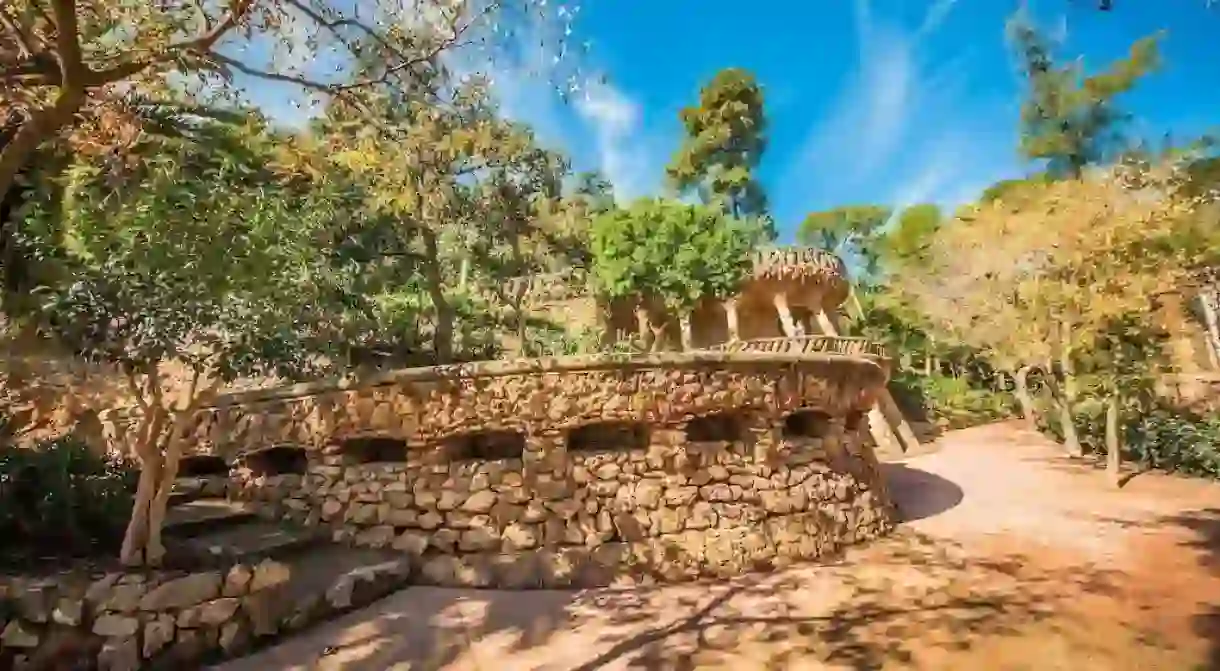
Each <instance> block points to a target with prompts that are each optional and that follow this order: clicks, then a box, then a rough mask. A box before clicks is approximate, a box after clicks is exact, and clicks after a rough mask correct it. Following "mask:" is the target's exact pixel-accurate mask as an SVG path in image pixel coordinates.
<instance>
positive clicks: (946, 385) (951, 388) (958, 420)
mask: <svg viewBox="0 0 1220 671" xmlns="http://www.w3.org/2000/svg"><path fill="white" fill-rule="evenodd" d="M890 388H891V392H892V393H893V394H894V400H895V402H897V403H898V405H899V407H900V408H902V410H903V413H904V414H906V415H907V416H908V417H911V418H914V419H920V418H922V419H926V420H927V421H931V422H934V423H935V424H937V425H938V426H940V427H941V428H944V429H962V428H966V427H970V426H977V425H979V424H986V423H987V422H994V421H996V420H999V419H1005V418H1008V417H1012V416H1013V415H1014V408H1015V404H1016V399H1015V397H1014V396H1013V395H1012V394H1011V393H1009V392H1003V391H995V390H992V389H988V388H984V387H979V386H975V385H972V384H971V383H970V382H969V381H968V380H967V379H965V378H957V377H950V376H947V375H931V376H922V375H915V374H913V373H911V372H908V371H904V372H902V373H899V374H898V375H895V376H894V379H893V381H892V382H891V383H890Z"/></svg>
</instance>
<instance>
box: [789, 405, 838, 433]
mask: <svg viewBox="0 0 1220 671" xmlns="http://www.w3.org/2000/svg"><path fill="white" fill-rule="evenodd" d="M830 423H831V417H830V415H829V414H827V413H826V412H823V411H821V410H813V409H801V410H797V411H795V412H793V413H792V414H790V415H788V416H787V417H785V418H784V429H783V437H784V438H825V437H826V436H827V435H829V434H830Z"/></svg>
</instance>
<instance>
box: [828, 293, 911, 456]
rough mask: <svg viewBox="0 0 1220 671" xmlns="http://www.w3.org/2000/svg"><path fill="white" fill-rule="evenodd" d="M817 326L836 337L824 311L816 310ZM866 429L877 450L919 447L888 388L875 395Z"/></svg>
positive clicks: (832, 323)
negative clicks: (892, 447)
mask: <svg viewBox="0 0 1220 671" xmlns="http://www.w3.org/2000/svg"><path fill="white" fill-rule="evenodd" d="M818 326H820V327H821V328H822V330H823V331H825V332H826V335H828V336H831V337H838V335H839V330H838V329H837V328H836V324H835V322H834V320H833V319H832V318H831V316H830V315H829V314H827V313H826V311H825V310H818ZM892 427H897V429H898V436H901V437H902V440H901V441H899V440H898V436H895V435H894V430H893V428H892ZM868 428H869V431H870V432H872V434H873V441H874V442H876V443H877V447H879V448H882V449H885V447H888V446H891V445H892V446H894V447H898V448H900V449H902V451H904V452H906V451H909V450H913V449H916V448H918V447H919V439H918V438H916V437H915V431H914V430H912V429H911V425H910V424H909V423H908V422H907V420H906V417H903V416H902V411H901V410H899V409H898V404H897V403H895V402H894V397H893V396H891V395H890V390H889V388H888V387H882V388H881V391H880V393H878V395H877V402H875V403H873V407H872V408H870V409H869V411H868ZM904 444H905V445H904Z"/></svg>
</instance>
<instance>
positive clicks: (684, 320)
mask: <svg viewBox="0 0 1220 671" xmlns="http://www.w3.org/2000/svg"><path fill="white" fill-rule="evenodd" d="M678 330H679V332H680V333H681V334H682V351H684V352H689V351H691V350H692V349H694V347H693V346H692V344H691V342H692V341H691V333H690V313H689V312H680V313H678Z"/></svg>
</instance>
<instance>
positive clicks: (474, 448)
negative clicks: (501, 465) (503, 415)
mask: <svg viewBox="0 0 1220 671" xmlns="http://www.w3.org/2000/svg"><path fill="white" fill-rule="evenodd" d="M440 449H441V452H442V459H443V461H444V462H446V463H454V462H467V461H500V460H504V459H520V458H522V455H523V454H524V453H525V434H524V433H522V432H520V431H512V430H507V429H493V430H487V431H472V432H470V433H459V434H457V435H454V436H449V437H448V438H444V439H442V440H441V441H440Z"/></svg>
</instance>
